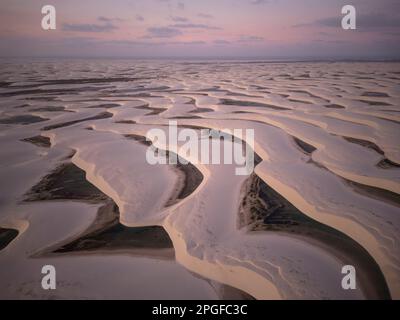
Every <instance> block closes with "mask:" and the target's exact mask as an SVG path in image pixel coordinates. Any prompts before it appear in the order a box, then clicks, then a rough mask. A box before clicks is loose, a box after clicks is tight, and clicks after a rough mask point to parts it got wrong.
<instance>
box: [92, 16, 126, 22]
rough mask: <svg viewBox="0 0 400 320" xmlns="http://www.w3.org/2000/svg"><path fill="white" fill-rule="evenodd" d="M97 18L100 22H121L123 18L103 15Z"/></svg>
mask: <svg viewBox="0 0 400 320" xmlns="http://www.w3.org/2000/svg"><path fill="white" fill-rule="evenodd" d="M97 20H99V21H101V22H122V21H124V20H123V19H120V18H107V17H104V16H100V17H98V18H97Z"/></svg>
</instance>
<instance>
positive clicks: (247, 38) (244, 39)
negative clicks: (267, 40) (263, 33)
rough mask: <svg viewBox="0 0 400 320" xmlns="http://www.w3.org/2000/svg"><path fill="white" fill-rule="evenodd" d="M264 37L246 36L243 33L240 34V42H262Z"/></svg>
mask: <svg viewBox="0 0 400 320" xmlns="http://www.w3.org/2000/svg"><path fill="white" fill-rule="evenodd" d="M263 40H264V38H262V37H258V36H246V35H242V36H240V38H239V40H238V42H260V41H263Z"/></svg>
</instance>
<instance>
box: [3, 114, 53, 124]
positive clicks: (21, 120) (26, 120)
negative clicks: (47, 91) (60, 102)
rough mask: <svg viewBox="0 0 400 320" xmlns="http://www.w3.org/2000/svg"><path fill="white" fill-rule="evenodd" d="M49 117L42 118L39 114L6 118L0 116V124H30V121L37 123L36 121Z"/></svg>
mask: <svg viewBox="0 0 400 320" xmlns="http://www.w3.org/2000/svg"><path fill="white" fill-rule="evenodd" d="M47 120H49V119H46V118H42V117H39V116H34V115H30V114H29V115H19V116H12V117H8V118H0V124H23V125H27V124H31V123H37V122H42V121H47Z"/></svg>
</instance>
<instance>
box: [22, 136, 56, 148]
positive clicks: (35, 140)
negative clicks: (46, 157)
mask: <svg viewBox="0 0 400 320" xmlns="http://www.w3.org/2000/svg"><path fill="white" fill-rule="evenodd" d="M21 141H25V142H30V143H32V144H34V145H36V146H38V147H43V148H50V147H51V142H50V138H48V137H44V136H34V137H31V138H25V139H22V140H21Z"/></svg>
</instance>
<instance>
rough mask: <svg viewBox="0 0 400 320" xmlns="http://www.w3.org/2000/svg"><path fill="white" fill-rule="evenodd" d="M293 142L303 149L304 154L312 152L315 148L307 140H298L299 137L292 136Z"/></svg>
mask: <svg viewBox="0 0 400 320" xmlns="http://www.w3.org/2000/svg"><path fill="white" fill-rule="evenodd" d="M293 140H294V142H295V143H296V145H297V146H298V147H299V148H300V149H301V151H303V152H304V153H305V154H308V155H310V154H312V153H313V152H314V151H315V150H317V148H315V147H313V146H312V145H310V144H308V143H307V142H304V141H303V140H300V139H299V138H296V137H293Z"/></svg>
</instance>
